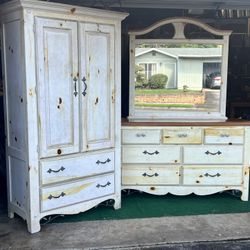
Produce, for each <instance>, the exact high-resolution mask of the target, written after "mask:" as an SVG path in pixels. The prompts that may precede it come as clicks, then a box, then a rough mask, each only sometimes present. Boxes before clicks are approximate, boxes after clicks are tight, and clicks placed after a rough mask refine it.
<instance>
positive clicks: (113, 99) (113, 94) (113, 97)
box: [112, 89, 115, 103]
mask: <svg viewBox="0 0 250 250" xmlns="http://www.w3.org/2000/svg"><path fill="white" fill-rule="evenodd" d="M112 103H115V89H113V90H112Z"/></svg>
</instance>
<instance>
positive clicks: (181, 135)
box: [178, 134, 188, 138]
mask: <svg viewBox="0 0 250 250" xmlns="http://www.w3.org/2000/svg"><path fill="white" fill-rule="evenodd" d="M187 136H188V135H187V134H178V137H179V138H186V137H187Z"/></svg>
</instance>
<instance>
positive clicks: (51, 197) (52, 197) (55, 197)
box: [48, 192, 66, 200]
mask: <svg viewBox="0 0 250 250" xmlns="http://www.w3.org/2000/svg"><path fill="white" fill-rule="evenodd" d="M65 195H66V194H65V193H64V192H62V193H61V194H60V195H58V196H53V195H52V194H51V195H50V196H49V197H48V199H49V200H52V199H59V198H60V197H63V196H65Z"/></svg>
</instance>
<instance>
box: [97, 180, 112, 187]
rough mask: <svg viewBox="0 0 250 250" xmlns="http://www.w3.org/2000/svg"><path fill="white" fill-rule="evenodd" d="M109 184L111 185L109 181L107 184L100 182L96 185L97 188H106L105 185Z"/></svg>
mask: <svg viewBox="0 0 250 250" xmlns="http://www.w3.org/2000/svg"><path fill="white" fill-rule="evenodd" d="M109 185H111V183H110V182H109V181H108V182H107V184H105V185H101V184H99V183H98V184H97V185H96V187H97V188H104V187H107V186H109Z"/></svg>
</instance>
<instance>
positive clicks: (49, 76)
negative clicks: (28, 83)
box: [36, 18, 79, 157]
mask: <svg viewBox="0 0 250 250" xmlns="http://www.w3.org/2000/svg"><path fill="white" fill-rule="evenodd" d="M36 32H37V56H38V81H39V85H38V86H39V89H38V91H39V120H40V124H39V125H40V142H41V145H40V153H41V157H47V156H54V155H58V154H70V153H75V152H79V93H78V73H77V72H78V51H77V23H75V22H64V21H60V20H52V19H51V20H50V19H41V18H37V19H36ZM59 44H60V46H58V45H59Z"/></svg>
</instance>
